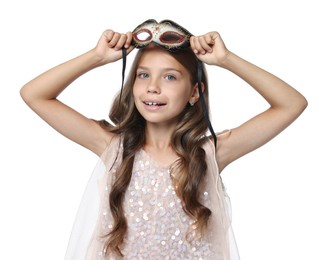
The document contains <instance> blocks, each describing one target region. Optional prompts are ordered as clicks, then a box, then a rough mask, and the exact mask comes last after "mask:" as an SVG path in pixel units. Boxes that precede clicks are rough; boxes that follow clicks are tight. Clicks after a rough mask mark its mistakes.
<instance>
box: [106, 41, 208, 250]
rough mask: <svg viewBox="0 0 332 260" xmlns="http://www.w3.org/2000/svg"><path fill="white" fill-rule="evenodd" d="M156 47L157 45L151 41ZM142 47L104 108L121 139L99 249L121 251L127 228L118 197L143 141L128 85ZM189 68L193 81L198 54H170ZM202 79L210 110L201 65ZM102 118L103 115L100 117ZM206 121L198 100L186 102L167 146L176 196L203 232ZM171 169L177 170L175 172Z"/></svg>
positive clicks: (142, 123)
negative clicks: (108, 223)
mask: <svg viewBox="0 0 332 260" xmlns="http://www.w3.org/2000/svg"><path fill="white" fill-rule="evenodd" d="M156 48H159V47H156ZM143 52H144V49H142V50H140V51H138V53H137V55H136V57H135V59H134V61H133V64H132V67H131V70H130V72H129V74H128V76H127V80H126V82H125V84H124V87H123V92H122V96H121V97H120V94H119V95H117V97H116V98H115V100H114V102H113V105H112V108H111V110H110V113H109V119H110V120H111V121H112V122H113V124H114V125H111V124H105V126H106V127H107V129H108V130H109V131H111V132H113V133H116V134H119V135H121V137H122V140H123V154H122V163H121V165H120V167H119V169H117V172H116V176H115V181H114V183H113V186H112V189H111V192H110V194H109V206H110V210H111V213H112V216H113V227H112V230H111V232H110V233H109V234H108V235H107V240H106V243H105V247H104V251H105V253H106V254H109V253H110V252H115V253H117V254H118V255H120V256H122V253H121V250H120V247H121V245H122V243H123V241H124V237H125V235H126V232H127V221H126V218H125V215H124V209H123V201H124V197H125V192H126V190H127V188H128V186H129V183H130V180H131V175H132V169H133V164H134V159H135V154H136V152H137V151H139V150H140V149H141V148H142V147H143V146H144V144H145V119H144V118H143V117H142V116H141V115H140V113H139V112H138V110H137V109H136V107H135V104H134V97H133V89H132V87H133V85H134V81H135V78H136V69H137V66H138V63H139V61H140V58H141V56H142V53H143ZM171 55H172V56H173V57H174V58H175V59H176V60H177V61H178V62H180V63H181V64H182V65H183V66H184V67H185V68H186V69H187V70H188V72H189V74H190V80H191V84H192V85H195V84H196V83H197V70H198V65H197V58H196V56H195V54H194V53H193V52H192V50H191V49H187V50H182V51H178V52H176V53H172V54H171ZM202 74H203V75H202V83H203V84H204V94H203V96H204V100H205V103H206V107H207V112H208V113H209V100H208V81H207V75H206V70H205V67H204V65H203V73H202ZM104 122H106V121H104ZM207 129H208V126H207V121H206V119H205V117H204V114H203V109H202V107H201V105H200V104H199V103H196V104H195V105H194V106H190V105H189V104H187V106H186V107H185V109H184V110H183V112H182V113H181V115H180V116H179V122H178V125H177V127H176V130H175V131H174V133H173V136H172V144H171V145H172V148H173V149H174V151H175V152H176V154H177V155H178V157H179V159H178V160H177V162H176V164H175V165H174V167H172V169H171V177H172V181H173V183H174V184H175V185H174V186H175V190H176V192H177V195H178V197H179V198H180V199H181V200H182V203H183V210H184V211H185V212H186V213H187V214H188V215H189V216H190V217H191V218H192V219H193V220H194V225H195V230H196V231H198V232H203V231H204V230H205V228H206V226H207V222H208V220H209V217H210V215H211V211H210V209H208V208H207V207H205V206H204V205H203V204H202V203H201V202H200V201H199V191H200V184H201V183H202V180H203V179H204V176H205V175H206V169H207V165H206V162H205V151H204V149H203V148H202V145H203V144H204V142H205V141H206V137H204V136H205V134H206V131H207ZM175 172H176V174H174V173H175Z"/></svg>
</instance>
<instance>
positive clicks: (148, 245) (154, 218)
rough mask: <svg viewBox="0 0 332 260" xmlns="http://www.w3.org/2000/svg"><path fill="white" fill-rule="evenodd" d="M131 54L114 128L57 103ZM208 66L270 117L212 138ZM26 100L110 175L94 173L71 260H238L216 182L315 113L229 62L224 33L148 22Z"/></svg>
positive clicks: (43, 78) (261, 75)
mask: <svg viewBox="0 0 332 260" xmlns="http://www.w3.org/2000/svg"><path fill="white" fill-rule="evenodd" d="M142 31H144V32H148V36H147V37H146V38H141V37H140V36H141V35H140V32H142ZM163 35H164V36H163ZM166 36H167V37H169V39H168V38H167V37H166ZM170 36H172V37H173V36H174V37H175V38H176V39H175V40H174V39H173V40H172V39H171V38H172V37H170ZM162 37H164V38H162ZM179 42H180V44H179ZM189 43H190V44H189ZM135 46H136V47H139V48H142V49H141V50H139V51H138V53H137V55H136V58H135V60H134V62H133V65H132V68H131V71H130V73H129V75H128V78H127V81H126V83H125V85H124V88H123V93H122V91H121V93H120V94H119V95H118V96H117V98H116V99H115V101H114V103H113V107H112V109H111V111H110V122H107V121H100V122H98V121H95V120H90V119H88V118H86V117H84V116H83V115H81V114H79V113H78V112H76V111H74V110H73V109H71V108H70V107H68V106H67V105H65V104H63V103H61V102H60V101H59V100H58V99H57V97H58V96H59V94H60V93H61V92H62V91H63V90H64V89H65V88H66V87H67V86H69V85H70V83H72V82H73V81H74V80H75V79H77V78H78V77H80V76H81V75H83V74H84V73H86V72H88V71H90V70H92V69H95V68H97V67H99V66H103V65H106V64H108V63H112V62H116V61H117V60H119V59H121V57H122V54H123V50H125V52H126V54H127V55H128V54H129V53H130V52H131V51H132V50H133V49H134V48H135ZM174 49H177V51H175V52H172V51H173V50H174ZM124 57H125V56H124ZM201 62H203V63H205V64H209V65H215V66H218V67H220V68H223V69H227V70H229V71H230V72H232V73H234V74H235V75H237V76H238V77H240V78H242V79H243V80H244V81H246V82H247V83H248V84H249V85H250V86H251V87H252V88H254V89H255V90H256V91H257V92H258V93H259V94H260V95H261V96H262V97H263V98H264V99H265V100H266V101H267V102H268V103H269V104H270V108H269V109H267V110H266V111H263V112H262V113H260V114H258V115H257V116H255V117H253V118H251V119H249V120H248V121H247V122H244V123H243V124H242V125H240V126H238V127H236V128H233V129H231V130H227V131H224V132H222V133H218V134H214V132H213V129H212V128H210V132H211V134H212V136H208V135H207V134H206V132H207V130H208V128H209V126H210V125H209V120H208V112H209V106H208V82H207V75H206V72H205V68H204V66H203V67H202V68H201V69H200V67H199V66H198V65H199V64H200V63H201ZM200 73H201V75H200ZM20 93H21V96H22V98H23V99H24V101H25V102H26V103H27V104H28V106H29V107H31V109H32V110H34V111H35V112H36V113H37V114H38V115H39V116H40V117H41V118H42V119H44V120H45V121H46V122H47V123H48V124H50V125H51V126H52V127H54V128H55V129H56V130H57V131H59V132H60V133H61V134H63V135H64V136H66V137H67V138H69V139H71V140H73V141H74V142H76V143H78V144H80V145H82V146H84V147H85V148H87V149H89V150H91V151H92V152H93V153H95V154H97V155H98V156H99V157H100V158H101V162H102V165H101V168H102V172H103V174H101V175H100V171H96V172H98V173H95V174H94V175H93V176H95V177H94V179H93V181H94V183H95V184H96V185H98V190H97V189H95V190H93V187H92V186H90V188H91V189H90V188H88V190H87V191H88V192H87V194H89V195H90V197H91V196H92V197H94V198H93V199H96V198H98V200H92V202H91V203H90V204H89V205H90V206H87V205H82V206H81V209H82V208H84V207H85V208H86V211H84V212H83V211H80V212H79V214H78V220H77V222H76V223H82V222H83V223H84V221H82V218H80V217H82V216H84V217H86V216H87V214H89V219H90V220H89V222H90V224H87V222H86V223H84V224H82V225H81V226H80V225H76V226H75V227H74V229H73V233H72V238H71V241H70V244H69V246H68V250H67V254H66V259H71V260H72V259H218V260H229V259H231V260H234V259H239V256H238V252H237V248H236V243H235V240H234V238H233V234H232V230H231V225H230V214H229V211H230V208H229V204H228V197H227V194H226V193H225V191H224V189H223V185H222V181H221V179H220V176H219V174H220V173H221V172H222V170H223V169H224V168H225V167H226V166H227V165H228V164H230V163H231V162H233V161H235V160H236V159H238V158H240V157H241V156H243V155H245V154H247V153H249V152H251V151H253V150H255V149H257V148H259V147H260V146H262V145H263V144H265V143H266V142H268V141H269V140H271V139H272V138H274V137H275V136H276V135H277V134H279V133H280V132H281V131H282V130H284V129H285V128H286V127H287V126H289V125H290V124H291V123H292V122H293V121H294V120H295V119H296V118H297V117H298V116H299V115H300V114H301V113H302V112H303V110H304V109H305V108H306V106H307V101H306V99H305V98H304V97H303V96H302V95H301V94H300V93H299V92H298V91H296V90H295V89H294V88H292V87H291V86H289V85H288V84H287V83H285V82H284V81H282V80H281V79H279V78H277V77H276V76H274V75H272V74H271V73H269V72H267V71H264V70H263V69H261V68H259V67H257V66H255V65H253V64H251V63H249V62H248V61H246V60H244V59H242V58H240V57H239V56H237V55H236V54H234V53H232V52H231V51H230V50H229V49H228V48H226V46H225V44H224V42H223V40H222V39H221V37H220V35H219V33H218V32H209V33H206V34H204V35H201V36H193V35H191V34H190V33H189V32H188V31H186V30H185V29H184V28H182V27H180V26H179V25H177V24H175V23H172V22H171V21H166V22H161V23H157V22H156V21H152V23H151V21H150V22H148V23H143V24H142V26H139V27H137V28H136V29H135V30H134V32H133V33H132V32H128V33H126V34H124V33H118V32H115V31H112V30H106V31H105V32H104V33H103V34H102V36H101V38H100V39H99V41H98V44H97V45H96V47H95V48H93V49H92V50H90V51H88V52H86V53H84V54H82V55H80V56H79V57H76V58H74V59H72V60H69V61H67V62H65V63H63V64H60V65H58V66H56V67H54V68H52V69H50V70H49V71H47V72H45V73H43V74H41V75H40V76H38V77H36V78H35V79H33V80H31V81H30V82H28V83H27V84H26V85H25V86H23V87H22V89H21V92H20ZM214 137H215V139H214ZM214 144H215V145H214ZM97 193H98V194H97ZM90 200H91V198H90ZM96 205H97V206H98V208H97V207H96ZM83 206H84V207H83ZM91 212H92V213H91ZM82 230H85V232H84V234H83V231H82Z"/></svg>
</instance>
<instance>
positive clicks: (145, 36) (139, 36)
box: [133, 29, 152, 42]
mask: <svg viewBox="0 0 332 260" xmlns="http://www.w3.org/2000/svg"><path fill="white" fill-rule="evenodd" d="M133 36H134V38H135V39H136V40H138V41H141V42H146V41H149V40H151V39H152V34H151V32H150V31H149V30H146V29H142V30H139V31H138V32H136V33H134V35H133Z"/></svg>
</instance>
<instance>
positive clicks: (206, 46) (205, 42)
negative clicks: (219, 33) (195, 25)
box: [198, 35, 213, 52]
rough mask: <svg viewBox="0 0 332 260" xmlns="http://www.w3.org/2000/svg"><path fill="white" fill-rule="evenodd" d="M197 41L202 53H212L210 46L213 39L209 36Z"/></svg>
mask: <svg viewBox="0 0 332 260" xmlns="http://www.w3.org/2000/svg"><path fill="white" fill-rule="evenodd" d="M198 40H199V43H200V45H201V47H202V48H203V49H204V51H207V52H212V48H211V45H212V44H213V39H211V35H204V36H202V37H199V39H198Z"/></svg>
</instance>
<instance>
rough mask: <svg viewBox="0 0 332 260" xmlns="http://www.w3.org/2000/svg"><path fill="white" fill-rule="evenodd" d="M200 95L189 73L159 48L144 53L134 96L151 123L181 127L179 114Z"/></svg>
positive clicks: (152, 48)
mask: <svg viewBox="0 0 332 260" xmlns="http://www.w3.org/2000/svg"><path fill="white" fill-rule="evenodd" d="M196 92H197V88H194V87H193V85H192V83H191V81H190V75H189V72H188V71H187V70H186V68H185V67H183V66H182V65H181V64H180V63H179V62H178V61H177V60H176V59H175V58H173V57H172V56H171V55H170V54H169V53H168V51H165V50H163V49H161V48H159V47H155V46H154V47H147V48H146V50H144V53H143V54H142V56H141V59H140V61H139V63H138V66H137V71H136V79H135V82H134V86H133V94H134V99H135V105H136V107H137V109H138V111H139V112H140V114H141V115H142V116H143V117H144V119H145V120H146V121H147V122H148V123H155V124H167V125H169V124H177V122H178V116H179V114H180V113H181V112H182V111H183V110H184V108H185V106H186V105H187V104H188V102H189V100H190V99H191V98H195V97H196V96H197V93H196ZM195 100H196V98H195Z"/></svg>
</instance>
